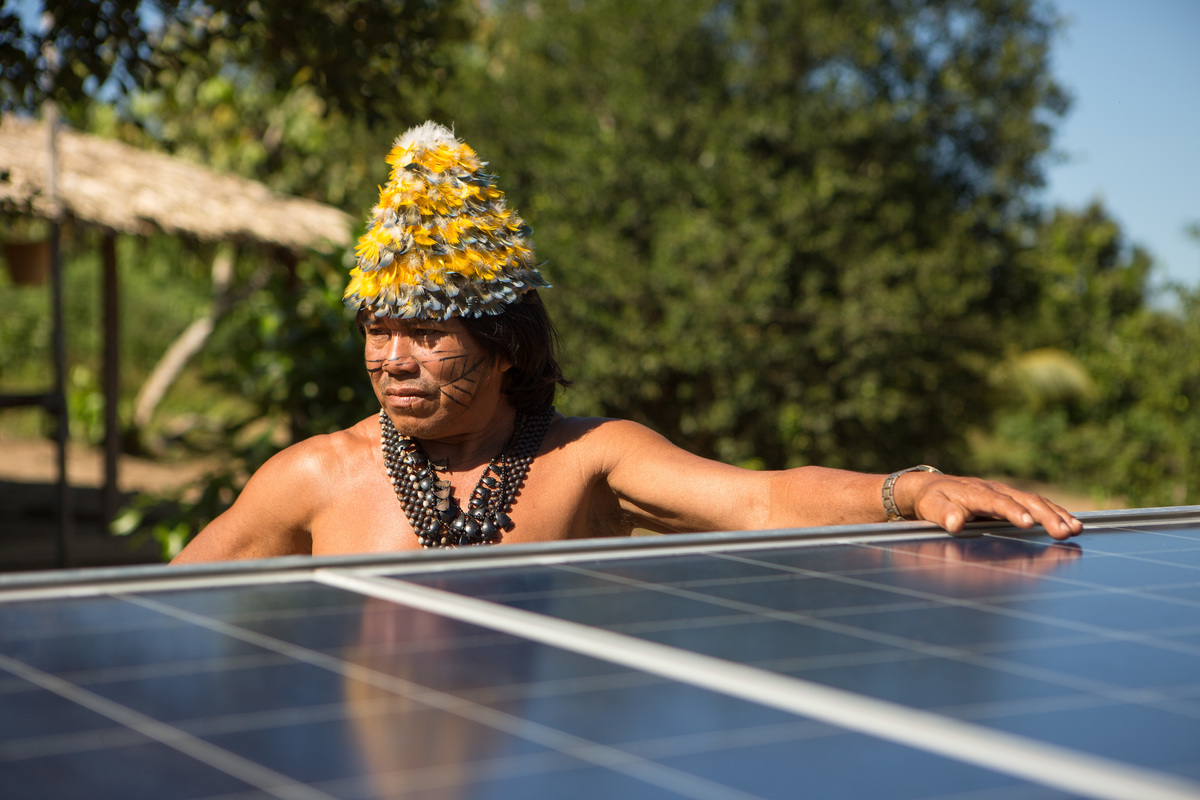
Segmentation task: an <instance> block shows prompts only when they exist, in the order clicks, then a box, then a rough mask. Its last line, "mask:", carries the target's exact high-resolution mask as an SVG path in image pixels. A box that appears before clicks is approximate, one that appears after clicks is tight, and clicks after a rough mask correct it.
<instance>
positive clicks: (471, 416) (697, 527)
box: [174, 123, 1083, 563]
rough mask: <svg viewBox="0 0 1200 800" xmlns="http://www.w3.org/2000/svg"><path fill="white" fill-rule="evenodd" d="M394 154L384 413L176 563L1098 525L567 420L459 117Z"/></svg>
mask: <svg viewBox="0 0 1200 800" xmlns="http://www.w3.org/2000/svg"><path fill="white" fill-rule="evenodd" d="M388 163H389V164H391V165H392V173H391V177H390V179H389V182H388V184H387V186H385V187H384V188H383V189H382V191H381V195H380V203H379V205H377V206H376V208H375V209H374V211H373V222H372V226H371V228H370V229H369V230H368V231H367V233H366V234H364V235H363V237H362V238H361V239H360V240H359V245H358V248H357V254H358V266H357V267H356V268H355V270H354V271H352V273H351V282H350V286H349V287H348V288H347V290H346V297H347V303H348V304H349V305H351V307H354V308H357V310H358V323H359V327H360V329H361V330H362V331H363V334H364V338H365V358H366V365H367V371H368V374H369V375H370V379H371V382H372V384H373V386H374V389H375V394H376V396H377V397H378V399H379V402H380V405H381V407H382V412H381V414H379V415H373V416H371V417H368V418H367V419H364V420H362V421H361V422H359V423H358V424H357V425H355V426H353V427H351V428H348V429H346V430H343V431H339V432H337V433H333V434H329V435H325V436H315V437H313V438H311V439H308V440H306V441H303V442H300V443H299V444H296V445H293V446H292V447H289V448H287V449H286V450H284V451H282V452H281V453H279V454H277V455H276V456H275V457H274V458H272V459H271V460H269V461H268V462H267V463H266V464H264V465H263V466H262V468H261V469H259V470H258V472H257V473H255V475H254V476H253V477H252V478H251V479H250V481H249V482H248V483H247V484H246V486H245V488H244V489H243V490H242V492H241V494H240V496H239V497H238V499H237V501H236V502H235V503H234V504H233V506H232V507H230V509H229V510H228V511H226V512H225V513H224V514H222V515H221V516H220V517H218V518H217V519H216V520H214V521H213V522H212V524H210V525H209V526H208V527H207V528H205V529H204V530H203V531H201V533H200V534H199V535H198V536H197V537H196V538H195V539H194V540H193V541H192V542H191V543H190V544H189V545H188V546H187V547H186V548H185V549H184V550H183V552H181V553H180V554H179V556H178V557H177V558H176V559H175V562H174V563H186V562H196V561H214V560H227V559H243V558H264V557H268V556H277V555H288V554H303V553H311V554H313V555H333V554H345V553H369V552H385V551H393V550H403V549H413V548H419V547H422V546H427V547H439V546H463V545H472V544H482V543H493V542H534V541H549V540H555V539H577V538H587V537H597V536H628V535H630V533H631V532H632V530H633V529H634V528H648V529H650V530H654V531H660V532H681V531H713V530H750V529H772V528H791V527H800V526H808V525H829V524H838V523H867V522H882V521H884V520H886V519H888V518H889V517H890V518H905V519H924V520H929V521H932V522H935V523H937V524H938V525H940V526H942V527H943V528H945V529H946V530H948V531H951V532H958V531H960V530H961V529H962V527H963V525H964V524H965V523H966V522H968V521H970V520H971V519H974V518H976V517H995V518H999V519H1006V520H1008V521H1010V522H1012V523H1013V524H1015V525H1017V526H1019V527H1022V528H1028V527H1031V526H1033V525H1041V526H1043V527H1044V529H1045V530H1046V532H1047V533H1049V534H1050V535H1051V536H1053V537H1054V538H1056V539H1067V538H1069V537H1071V536H1074V535H1077V534H1078V533H1079V532H1080V531H1081V530H1082V527H1083V526H1082V524H1081V523H1080V522H1079V520H1077V519H1076V518H1075V517H1073V516H1072V515H1071V514H1070V513H1068V512H1067V511H1066V510H1064V509H1063V508H1061V507H1060V506H1058V505H1056V504H1054V503H1052V502H1050V501H1049V500H1046V499H1045V498H1043V497H1040V496H1038V495H1035V494H1030V493H1027V492H1021V491H1018V490H1016V489H1013V488H1011V487H1008V486H1005V485H1003V484H998V483H993V482H987V481H982V480H978V479H975V478H961V477H952V476H947V475H942V474H941V473H938V472H936V471H926V470H927V469H928V468H921V469H918V468H913V469H910V470H902V471H900V472H897V473H893V474H892V475H889V476H883V475H867V474H860V473H854V472H846V471H843V470H832V469H825V468H822V467H801V468H798V469H792V470H784V471H776V472H766V471H754V470H745V469H741V468H738V467H733V466H729V465H727V464H721V463H718V462H715V461H710V460H707V459H704V458H700V457H699V456H696V455H693V454H691V453H688V452H687V451H685V450H682V449H680V448H678V447H676V446H674V445H673V444H671V443H670V442H668V441H667V440H666V439H664V438H662V437H661V436H659V435H658V434H656V433H654V432H652V431H650V430H649V429H647V428H645V427H643V426H641V425H638V424H636V423H632V422H627V421H621V420H606V419H583V418H571V417H563V416H561V415H559V414H557V413H554V411H553V409H552V407H551V404H552V402H553V399H554V393H555V390H556V388H557V386H558V384H560V383H564V381H563V379H562V373H561V370H560V369H559V367H558V364H557V362H556V360H555V357H554V333H553V328H552V326H551V324H550V320H549V317H548V316H547V315H546V312H545V309H544V307H543V306H542V303H541V300H540V298H539V296H538V294H537V289H539V288H543V287H545V286H546V285H547V284H546V283H545V281H544V280H543V279H542V277H541V275H540V274H539V273H538V271H537V268H536V263H535V261H534V259H533V251H532V247H531V246H530V244H529V241H528V228H527V227H526V226H525V224H524V223H523V222H522V221H521V220H520V218H519V217H517V216H516V215H515V214H514V213H513V212H512V211H510V210H508V209H506V208H505V207H504V197H503V194H502V193H501V192H500V191H499V190H498V189H496V188H495V187H494V186H493V185H492V176H490V175H487V174H486V173H484V172H483V170H482V167H483V166H484V164H483V162H481V161H479V159H478V157H477V156H476V155H475V153H474V152H473V151H471V150H470V148H468V147H467V146H466V145H464V144H463V143H461V142H459V141H458V140H457V139H455V137H454V135H453V134H452V133H451V132H450V131H448V130H446V129H445V128H442V127H440V126H437V125H434V124H433V123H426V124H425V125H422V126H419V127H417V128H414V129H412V130H411V131H409V132H408V133H406V134H405V135H404V136H402V137H401V138H400V139H399V140H398V141H397V144H396V147H395V148H394V149H393V151H392V153H391V155H390V156H389V157H388Z"/></svg>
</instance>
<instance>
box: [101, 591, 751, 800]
mask: <svg viewBox="0 0 1200 800" xmlns="http://www.w3.org/2000/svg"><path fill="white" fill-rule="evenodd" d="M321 572H322V570H318V571H317V574H320V573H321ZM357 594H363V593H362V592H357ZM124 599H126V600H128V601H129V602H131V603H135V604H138V605H143V606H144V607H147V608H152V609H155V610H158V611H161V612H162V613H164V614H168V615H171V616H175V617H177V618H179V619H181V620H184V621H188V622H192V623H193V624H196V625H199V626H201V627H205V628H208V629H210V630H213V631H216V632H219V633H223V634H225V635H228V636H231V637H234V638H237V639H241V640H243V641H246V642H248V643H252V644H257V645H259V646H262V647H265V648H268V649H272V650H276V651H278V652H280V653H283V654H286V655H288V656H290V657H291V658H293V659H295V660H297V661H303V662H305V663H309V664H313V665H314V666H318V667H322V668H324V669H328V670H330V671H333V672H337V673H340V674H342V675H345V676H346V677H349V678H353V679H356V680H359V681H362V682H364V683H370V684H373V685H375V686H377V687H378V688H381V689H384V690H387V691H391V692H394V693H396V694H399V695H403V696H405V697H408V698H409V699H411V700H414V701H415V702H418V703H421V704H423V705H426V706H429V707H430V708H434V709H437V710H440V711H445V712H448V713H450V714H454V715H456V716H461V717H464V718H466V719H469V720H471V721H473V722H477V723H479V724H482V725H485V726H487V727H490V728H493V729H495V730H498V731H502V732H505V733H508V734H510V735H513V736H518V737H520V738H524V739H528V740H530V741H534V742H537V743H538V744H541V745H543V746H545V747H548V748H550V749H553V750H556V751H558V752H561V753H564V754H567V755H570V756H573V757H576V758H579V759H581V760H584V761H588V762H591V763H592V764H594V765H596V766H599V767H604V768H607V769H611V770H613V771H616V772H619V773H622V774H625V775H628V776H629V777H632V778H635V779H637V780H641V781H643V782H645V783H649V784H651V785H655V786H659V787H661V788H664V789H667V790H669V791H672V792H675V793H678V794H680V795H682V796H684V797H689V798H694V799H695V800H756V798H755V797H754V796H753V795H749V794H746V793H745V792H741V791H738V790H737V789H733V788H731V787H728V786H723V785H720V784H717V783H714V782H712V781H708V780H706V779H704V778H701V777H698V776H695V775H691V774H688V773H686V772H682V771H680V770H676V769H673V768H671V767H668V766H663V765H660V764H656V763H653V762H650V761H647V760H646V759H643V758H639V757H637V756H633V755H630V754H628V753H625V752H623V751H621V750H618V749H616V748H612V747H608V746H605V745H600V744H596V743H595V742H591V741H588V740H586V739H582V738H581V737H578V736H574V735H572V734H570V733H566V732H563V731H559V730H555V729H553V728H549V727H547V726H544V725H539V724H537V723H532V722H530V721H528V720H522V719H520V718H517V717H513V716H511V715H509V714H505V713H503V712H499V711H495V710H493V709H490V708H487V707H484V706H481V705H479V704H477V703H473V702H471V701H469V700H464V699H462V698H458V697H455V696H453V695H448V694H446V693H444V692H441V691H438V690H435V689H429V688H427V687H423V686H419V685H416V684H413V683H411V682H409V681H406V680H404V679H403V678H399V677H396V676H393V675H387V674H384V673H380V672H377V671H375V670H372V669H369V668H366V667H362V666H359V665H356V664H350V663H347V662H344V661H342V660H340V659H337V658H335V657H333V656H329V655H327V654H324V653H318V652H315V651H312V650H308V649H306V648H302V647H298V646H296V645H292V644H289V643H287V642H283V641H280V640H277V639H273V638H272V637H269V636H264V635H262V634H258V633H255V632H253V631H249V630H246V629H242V628H239V627H237V626H236V625H231V624H229V623H226V622H223V621H221V620H217V619H213V618H209V617H205V616H203V615H200V614H195V613H192V612H189V611H186V610H184V609H179V608H175V607H172V606H169V605H165V604H162V603H158V602H156V601H153V600H150V599H148V598H143V597H138V596H134V595H127V596H124Z"/></svg>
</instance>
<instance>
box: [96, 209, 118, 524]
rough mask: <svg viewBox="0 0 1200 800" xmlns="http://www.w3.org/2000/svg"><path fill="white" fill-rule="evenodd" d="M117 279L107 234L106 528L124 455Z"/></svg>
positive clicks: (103, 501) (114, 255) (113, 511)
mask: <svg viewBox="0 0 1200 800" xmlns="http://www.w3.org/2000/svg"><path fill="white" fill-rule="evenodd" d="M118 287H119V283H118V280H117V237H116V234H115V233H113V232H112V231H106V232H105V234H104V292H103V294H104V492H103V494H102V495H101V504H100V515H101V522H102V523H103V524H104V527H105V528H106V529H107V528H108V525H109V524H110V523H111V522H112V521H113V517H114V516H116V513H117V504H118V503H119V492H120V489H119V486H118V483H117V460H118V458H120V455H121V429H120V422H119V420H118V418H117V403H118V401H119V399H120V396H121V361H120V358H121V349H120V342H121V325H120V294H119V292H118Z"/></svg>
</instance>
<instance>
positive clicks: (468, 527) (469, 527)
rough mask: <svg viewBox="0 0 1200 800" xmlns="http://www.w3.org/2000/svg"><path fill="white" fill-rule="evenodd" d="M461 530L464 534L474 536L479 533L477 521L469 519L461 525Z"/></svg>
mask: <svg viewBox="0 0 1200 800" xmlns="http://www.w3.org/2000/svg"><path fill="white" fill-rule="evenodd" d="M462 530H463V534H464V535H466V536H471V537H474V536H475V535H476V534H478V533H479V523H478V522H476V521H475V520H473V519H469V520H467V521H466V523H465V524H464V525H463V529H462Z"/></svg>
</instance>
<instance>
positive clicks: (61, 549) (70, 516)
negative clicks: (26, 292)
mask: <svg viewBox="0 0 1200 800" xmlns="http://www.w3.org/2000/svg"><path fill="white" fill-rule="evenodd" d="M46 127H47V129H48V130H49V134H48V135H49V137H50V147H49V158H50V164H49V175H48V176H47V177H48V180H47V184H48V188H49V192H48V194H49V195H50V204H51V208H50V213H51V221H50V309H51V310H50V314H51V317H52V318H53V320H54V338H53V348H54V392H53V394H52V395H51V397H52V399H51V401H50V405H52V406H53V407H54V409H53V410H54V415H55V417H56V422H57V425H56V426H55V436H54V439H55V444H57V445H58V565H59V566H60V567H69V566H71V538H72V536H71V534H72V528H73V526H74V520H75V514H74V509H73V508H72V507H71V506H72V504H71V484H70V480H69V477H68V475H67V441H68V439H69V436H70V426H69V419H68V417H67V334H66V320H65V319H64V316H63V275H62V271H63V270H62V235H61V234H62V231H61V229H60V226H59V218H60V216H61V214H60V209H59V204H58V137H57V129H58V110H57V109H56V108H55V106H54V104H53V103H47V104H46Z"/></svg>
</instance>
